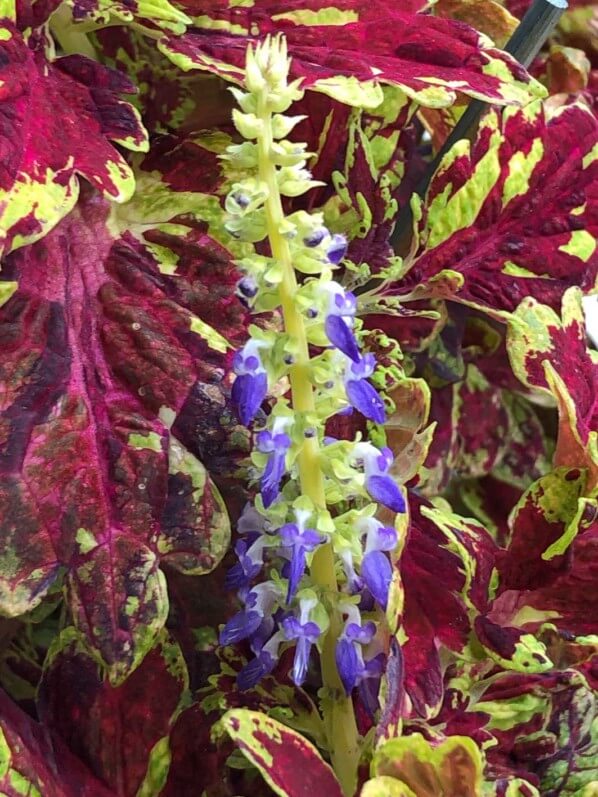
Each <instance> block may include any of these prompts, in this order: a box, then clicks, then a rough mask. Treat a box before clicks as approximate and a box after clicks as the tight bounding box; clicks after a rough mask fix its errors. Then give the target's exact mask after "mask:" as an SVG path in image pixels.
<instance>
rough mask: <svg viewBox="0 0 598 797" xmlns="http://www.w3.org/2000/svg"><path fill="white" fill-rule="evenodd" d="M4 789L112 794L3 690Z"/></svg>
mask: <svg viewBox="0 0 598 797" xmlns="http://www.w3.org/2000/svg"><path fill="white" fill-rule="evenodd" d="M0 716H1V719H0V790H1V792H2V794H5V795H6V797H19V795H28V797H54V795H56V797H77V795H79V797H110V795H111V794H112V793H113V792H111V791H110V790H109V789H106V788H105V787H104V786H103V784H102V783H101V781H99V780H97V779H96V778H95V777H94V776H93V775H92V773H91V771H90V770H88V769H86V767H85V766H84V765H83V764H82V763H81V762H80V761H78V759H77V758H76V757H75V756H74V755H73V754H72V753H70V752H69V750H68V748H67V747H66V745H65V744H64V743H62V742H61V740H60V739H57V738H53V737H52V736H51V735H50V733H49V732H48V731H47V729H45V728H43V727H42V726H41V725H39V724H38V723H36V722H35V721H34V720H32V719H31V717H29V716H28V715H27V714H25V713H24V712H23V711H21V709H19V708H17V706H15V705H14V704H13V703H11V701H10V700H9V699H8V697H7V696H6V694H5V693H4V692H3V691H2V690H0Z"/></svg>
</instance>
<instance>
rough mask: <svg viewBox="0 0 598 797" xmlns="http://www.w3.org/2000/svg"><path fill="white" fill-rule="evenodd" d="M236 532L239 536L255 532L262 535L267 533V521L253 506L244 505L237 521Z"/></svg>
mask: <svg viewBox="0 0 598 797" xmlns="http://www.w3.org/2000/svg"><path fill="white" fill-rule="evenodd" d="M237 531H238V532H239V534H248V533H250V532H256V533H258V534H264V533H267V531H268V521H267V520H266V518H265V517H264V516H263V515H261V514H260V513H259V512H258V511H257V509H256V508H255V507H254V506H253V504H249V503H248V504H245V507H244V508H243V511H242V512H241V515H240V517H239V520H238V521H237Z"/></svg>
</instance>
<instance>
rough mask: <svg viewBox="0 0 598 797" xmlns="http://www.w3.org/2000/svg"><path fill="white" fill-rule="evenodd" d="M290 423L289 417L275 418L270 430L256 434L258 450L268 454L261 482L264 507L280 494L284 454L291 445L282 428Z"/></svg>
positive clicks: (269, 504)
mask: <svg viewBox="0 0 598 797" xmlns="http://www.w3.org/2000/svg"><path fill="white" fill-rule="evenodd" d="M290 423H291V420H290V418H276V420H275V421H274V424H273V426H272V431H264V432H260V433H259V434H258V435H257V440H256V443H257V448H258V451H261V452H262V453H264V454H270V456H269V457H268V462H267V463H266V467H265V468H264V473H263V475H262V482H261V492H262V500H263V502H264V506H265V507H266V509H267V508H268V507H269V506H271V505H272V504H273V503H274V501H276V499H277V498H278V496H279V494H280V482H281V481H282V477H283V476H284V474H285V470H286V467H285V460H286V454H287V451H288V450H289V448H290V446H291V438H290V437H289V436H288V435H287V434H286V433H285V432H284V429H285V428H286V427H287V426H289V424H290Z"/></svg>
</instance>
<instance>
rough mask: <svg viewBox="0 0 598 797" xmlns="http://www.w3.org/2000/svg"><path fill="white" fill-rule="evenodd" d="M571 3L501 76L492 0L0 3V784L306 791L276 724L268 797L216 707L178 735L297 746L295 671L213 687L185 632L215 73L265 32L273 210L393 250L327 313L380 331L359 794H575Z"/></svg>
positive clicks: (584, 39) (207, 637)
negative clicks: (389, 479)
mask: <svg viewBox="0 0 598 797" xmlns="http://www.w3.org/2000/svg"><path fill="white" fill-rule="evenodd" d="M571 6H572V7H571V9H570V10H569V11H567V12H566V13H565V15H564V16H563V18H562V21H561V24H560V27H559V29H558V31H557V33H556V34H555V37H554V40H553V41H552V42H551V43H550V44H549V46H548V47H547V48H546V49H545V51H543V54H542V55H541V57H540V58H539V59H537V61H536V62H535V63H534V64H533V66H532V68H531V73H532V75H533V78H530V76H529V75H528V74H527V73H526V72H525V70H523V69H522V68H521V67H519V66H518V65H517V64H515V63H514V62H512V61H511V60H510V59H509V58H508V57H506V56H505V55H504V54H503V53H502V52H501V51H500V50H498V49H496V48H495V47H494V46H493V42H494V43H495V44H496V45H497V46H498V47H500V46H502V45H504V43H505V41H506V40H507V39H508V37H509V35H510V33H511V32H512V30H513V29H514V27H515V25H516V22H517V19H516V17H517V15H521V14H522V13H523V12H524V10H525V7H526V3H525V2H524V3H519V2H512V3H507V4H506V7H505V6H503V5H501V4H499V3H498V2H494V0H478V1H477V2H472V1H471V0H438V2H437V3H436V4H435V6H434V7H433V8H432V9H428V8H426V7H425V3H423V2H421V1H420V0H403V2H401V3H400V5H399V4H397V3H394V2H390V1H389V2H387V1H386V0H378V2H376V3H375V4H372V3H365V2H360V0H341V1H340V2H337V3H336V4H335V5H334V6H330V5H327V4H324V3H320V2H317V0H292V1H291V2H285V3H278V4H277V3H274V2H269V0H255V2H252V1H251V0H236V1H235V0H230V2H227V1H226V0H206V2H201V3H195V2H194V1H193V0H189V2H186V0H185V2H176V3H172V4H171V3H169V2H167V0H154V2H145V0H140V2H123V3H118V2H116V3H111V2H104V0H70V1H69V2H62V3H60V2H56V0H35V1H34V2H30V1H29V0H23V2H18V3H17V5H16V7H15V6H13V5H12V3H11V2H10V0H8V2H7V0H3V3H2V22H1V26H0V244H1V246H2V258H3V259H2V272H1V275H0V279H1V280H2V281H1V282H0V301H1V302H2V309H1V310H0V385H1V390H0V410H1V415H0V470H1V473H2V476H1V479H0V528H1V533H0V612H1V613H2V620H1V621H0V632H1V651H0V684H1V685H2V687H3V691H2V692H1V693H0V700H1V702H2V708H1V710H0V727H1V731H2V733H1V736H0V784H1V786H2V789H1V790H2V791H3V793H6V794H7V795H11V797H12V795H17V794H30V795H35V794H40V795H43V796H44V797H49V796H51V795H57V796H59V795H60V796H62V795H64V796H65V797H68V795H71V794H72V795H75V794H78V795H81V794H82V795H88V796H89V797H96V796H97V797H101V795H103V794H106V795H108V794H116V795H119V797H120V796H122V797H125V796H126V797H128V796H129V795H131V796H133V795H136V796H137V797H149V795H163V797H170V796H173V797H174V795H176V797H185V795H192V794H193V795H201V794H205V795H207V797H233V795H237V794H244V795H247V797H249V795H251V796H252V797H253V795H255V796H256V797H258V796H261V795H267V794H271V793H272V790H271V787H273V788H274V790H275V792H276V793H278V794H288V795H289V797H295V795H299V794H302V793H304V792H302V791H298V789H299V788H300V785H298V783H297V777H298V776H300V777H302V778H305V777H307V775H306V773H308V772H309V773H311V774H310V777H313V779H314V783H316V784H318V783H319V784H321V783H322V782H324V781H322V778H325V777H328V775H327V774H323V773H328V772H329V771H328V770H327V769H326V768H325V767H324V764H323V763H322V760H321V759H320V758H319V756H318V755H317V754H316V753H315V751H314V750H313V748H311V747H309V746H307V745H305V746H303V747H302V746H299V748H297V745H296V744H295V743H294V742H293V738H294V737H293V736H292V733H293V732H292V731H290V730H289V731H285V732H284V733H283V735H282V736H281V737H280V739H279V747H280V749H278V750H277V761H278V762H281V767H280V768H281V770H282V771H283V772H284V773H286V776H285V777H286V778H287V780H286V781H284V782H280V781H278V780H276V777H277V776H276V773H275V774H274V775H272V773H270V774H269V776H268V777H269V778H270V781H269V783H270V785H269V786H268V785H267V784H266V783H265V782H264V781H263V780H262V778H261V777H260V776H259V775H258V773H257V771H256V770H255V769H254V768H252V767H250V766H249V765H248V764H247V763H243V762H244V761H245V759H242V757H241V756H240V755H239V754H238V753H233V752H232V751H233V742H235V741H237V742H238V744H239V745H240V747H241V748H242V749H243V750H244V752H245V753H246V755H248V756H249V758H251V755H252V753H251V749H249V750H248V749H247V744H246V741H243V740H242V739H241V740H240V741H239V739H238V738H236V737H235V732H234V731H235V729H234V727H233V725H231V724H230V721H229V725H228V726H226V724H225V726H224V728H225V730H226V729H227V727H228V732H229V738H225V737H224V736H223V737H222V738H220V740H219V741H218V742H216V741H213V740H211V739H210V730H211V727H212V725H213V724H214V722H215V721H216V720H218V719H219V718H220V717H221V716H222V714H223V713H224V711H225V710H226V709H230V708H232V709H238V708H249V709H253V710H260V711H263V712H265V713H266V714H269V715H270V717H271V718H272V719H273V720H282V721H284V722H285V723H286V724H287V725H288V726H289V727H290V728H294V729H295V730H298V731H301V732H303V733H305V734H306V736H307V737H308V738H311V739H312V741H313V742H315V743H316V744H317V743H318V741H319V737H318V723H319V718H318V715H317V708H316V706H315V705H314V702H313V700H312V698H313V692H312V694H311V695H310V689H309V684H308V686H307V688H306V691H305V692H303V691H301V690H298V689H297V688H295V687H291V685H290V681H289V680H288V678H287V675H286V671H285V663H284V662H283V663H282V665H281V668H280V671H279V672H277V674H276V679H274V678H268V679H266V681H265V682H264V684H263V685H262V686H261V687H260V688H259V689H257V690H254V691H253V692H251V693H245V694H241V693H239V692H237V691H236V690H235V688H234V677H233V676H234V673H235V672H236V670H238V668H239V666H240V663H241V661H242V652H238V651H235V652H233V651H224V652H222V651H220V652H219V651H218V650H217V646H216V632H217V627H218V625H219V624H220V623H221V622H223V621H224V620H225V619H226V618H227V617H228V616H230V613H231V611H232V609H233V606H234V597H233V596H231V595H230V594H229V593H227V592H226V591H225V589H224V585H223V581H224V578H223V576H224V572H225V568H226V560H227V551H228V550H229V545H230V539H231V525H232V527H233V528H234V521H235V518H236V517H237V516H238V514H239V512H240V510H241V508H242V506H243V504H244V502H245V499H246V495H247V493H246V489H247V487H246V484H247V481H246V478H247V462H246V454H247V452H248V437H247V433H246V431H244V430H243V428H242V427H240V426H239V425H238V424H237V422H236V419H235V416H234V413H233V412H232V410H231V407H230V404H229V392H230V384H231V375H230V364H231V356H232V352H233V351H234V348H235V347H238V346H239V345H241V344H242V342H243V341H244V340H245V339H246V334H247V333H246V328H247V323H248V316H247V313H246V310H245V309H244V307H243V306H242V305H241V303H240V302H239V301H238V300H237V298H236V296H235V291H234V289H235V284H236V282H237V279H238V276H239V275H238V273H237V271H236V269H235V266H234V260H235V259H237V258H239V257H241V256H243V255H244V254H245V253H246V249H245V248H244V247H246V245H245V244H242V243H239V242H236V241H235V240H234V239H232V238H231V237H230V236H229V235H228V234H227V233H226V231H225V229H224V217H223V209H222V199H223V197H224V196H225V194H226V193H227V192H228V190H229V188H230V186H231V184H232V183H233V182H234V181H235V179H236V178H237V177H238V174H236V173H234V170H232V169H231V167H230V166H228V165H227V164H226V162H223V161H221V160H220V159H219V157H218V156H219V155H220V154H221V153H222V152H223V151H224V149H225V148H226V146H227V145H228V144H229V143H230V142H231V141H232V140H233V136H234V130H233V128H232V126H231V124H230V113H231V107H232V98H230V97H229V95H228V93H227V91H226V84H227V83H240V82H241V81H242V77H243V73H242V65H243V61H244V54H245V49H246V45H247V43H248V41H249V40H251V39H253V38H255V37H260V36H263V35H265V34H267V33H271V32H276V31H283V32H284V33H285V34H286V36H287V39H288V41H289V49H290V54H291V56H292V58H293V70H294V75H296V76H303V77H304V85H305V87H306V88H308V89H309V90H308V92H307V94H306V97H305V99H304V100H303V101H302V103H301V105H302V107H300V108H298V109H297V111H296V112H297V113H305V114H307V118H306V120H305V121H304V122H303V123H302V124H301V125H300V126H299V127H298V128H297V132H296V136H297V139H298V140H306V141H308V142H309V147H308V148H309V149H310V150H313V151H315V152H316V153H317V155H316V157H315V158H314V161H313V164H312V171H313V173H314V176H315V177H316V178H317V179H321V180H323V181H324V182H325V183H326V187H324V188H321V189H318V190H317V191H314V192H311V193H310V194H309V195H308V196H309V199H308V200H307V202H308V207H309V208H310V209H315V208H320V209H322V210H323V211H324V213H325V217H326V219H327V223H328V224H329V226H330V228H331V229H333V230H334V231H335V232H343V233H345V234H346V235H347V236H348V237H349V239H350V248H349V254H348V263H347V274H346V277H347V280H349V281H351V280H353V281H357V282H359V280H363V281H365V280H366V279H367V275H368V273H369V272H370V271H371V272H374V273H377V272H380V270H382V269H384V268H391V269H393V271H392V274H393V278H392V280H390V281H389V283H388V284H387V285H386V287H385V291H384V292H383V294H378V295H376V296H370V295H368V294H364V296H363V299H362V304H361V315H362V317H363V320H364V324H365V326H366V327H367V328H368V329H369V330H371V334H370V339H371V346H372V348H373V349H374V350H376V352H377V354H378V356H379V357H380V356H382V355H384V353H385V352H387V353H388V352H390V351H391V350H393V349H394V352H395V355H396V353H397V348H396V344H398V345H399V347H400V357H401V359H400V361H399V362H400V364H399V366H396V364H395V366H394V367H393V368H389V369H388V373H387V375H386V379H387V381H386V384H385V385H384V386H385V387H386V389H387V391H388V392H389V394H390V395H391V397H392V399H393V401H394V403H395V405H396V412H395V413H394V415H393V417H392V418H391V419H390V421H389V424H388V426H387V429H386V434H387V439H388V442H389V445H391V446H392V448H393V450H394V451H395V454H396V455H397V461H396V471H395V474H394V475H395V476H396V478H397V479H399V480H400V481H401V482H403V483H405V484H407V485H408V487H409V490H410V513H409V516H408V518H407V520H406V523H405V528H404V534H403V537H402V545H401V550H400V551H399V552H398V554H397V563H396V567H395V570H396V574H395V576H396V578H395V583H394V585H393V589H394V595H395V598H394V602H393V605H392V607H391V610H392V611H394V616H393V621H392V628H393V630H394V631H396V634H395V635H394V636H393V639H389V643H388V644H389V648H388V652H389V659H388V672H387V682H386V685H385V703H384V706H383V710H382V713H381V716H380V718H379V722H378V725H377V727H376V728H375V729H374V730H373V731H372V733H373V734H375V735H376V737H377V738H378V740H382V741H384V740H385V739H391V741H389V742H387V745H390V746H386V747H385V746H384V745H382V746H381V747H380V748H379V752H378V753H377V754H376V756H374V760H373V763H372V769H371V771H370V775H371V777H372V780H370V782H369V783H368V784H367V785H366V786H364V788H363V792H362V793H363V795H364V797H372V795H376V794H378V795H384V794H395V793H396V794H408V793H409V792H408V791H406V790H405V789H406V788H407V787H408V786H409V785H411V788H412V789H413V790H414V791H415V793H416V794H418V795H419V794H427V793H440V791H438V789H444V790H445V793H446V794H455V795H457V794H459V795H460V796H461V795H464V794H472V795H473V794H478V793H488V794H497V795H502V794H505V795H507V794H508V795H518V794H520V795H532V794H534V793H536V792H534V789H538V790H539V793H540V794H546V795H550V796H552V795H561V794H563V795H565V794H566V795H569V794H570V795H574V794H579V795H586V797H588V796H589V795H591V794H594V793H596V792H595V791H593V789H597V788H598V785H597V776H596V771H597V769H598V716H597V713H596V686H597V680H596V679H597V678H598V670H597V663H598V658H597V657H596V644H597V642H598V636H596V632H597V629H596V619H595V618H596V616H597V610H598V606H597V605H596V604H597V599H598V588H597V584H598V574H597V567H598V565H597V562H598V556H597V555H596V546H597V545H598V510H597V508H596V486H597V482H598V442H597V428H598V406H597V400H596V396H597V395H598V394H597V391H596V384H597V380H598V365H597V361H598V360H597V355H596V350H595V349H592V348H591V347H590V345H589V341H588V340H587V338H586V334H585V323H584V317H583V312H582V304H581V295H582V293H589V292H590V291H592V290H594V289H595V286H596V279H597V263H598V260H597V258H596V254H595V249H596V240H595V237H596V234H597V229H598V204H597V201H598V183H597V181H596V169H597V168H598V167H597V166H596V159H597V157H598V125H597V122H596V117H595V90H596V73H595V70H594V68H593V67H594V64H595V61H596V48H597V47H598V45H597V43H596V35H595V32H596V22H595V19H596V17H595V13H596V9H595V7H594V6H593V5H592V3H591V2H590V3H588V2H575V3H572V4H571ZM470 25H471V26H473V28H472V27H469V26H470ZM474 28H475V29H477V31H481V33H482V34H483V35H480V33H478V32H476V31H475V30H474ZM471 98H482V99H486V100H488V101H489V102H490V103H492V107H493V110H492V111H491V113H489V114H488V116H487V117H486V118H485V121H484V123H483V125H482V128H481V130H480V132H479V134H478V136H477V138H476V140H475V142H474V143H473V144H472V146H471V148H469V147H468V146H467V145H465V144H463V145H461V146H459V147H458V148H457V149H455V150H453V152H452V153H451V155H450V156H449V158H448V160H447V161H445V163H444V164H443V167H442V169H441V170H440V172H439V173H437V175H436V177H435V179H434V181H433V182H432V184H431V186H430V189H429V192H428V195H427V197H426V200H425V201H424V202H423V204H422V206H421V208H420V209H419V212H418V213H417V214H416V217H417V219H418V221H417V225H416V230H415V234H414V236H413V239H412V241H411V249H410V250H408V251H405V252H404V253H403V254H404V255H405V258H404V260H403V262H402V263H398V262H397V261H396V259H393V253H392V250H391V248H390V246H389V241H388V238H389V234H390V231H391V228H392V222H393V219H394V218H395V216H396V213H397V210H398V208H400V207H402V206H404V204H405V203H406V202H408V201H409V197H410V195H411V192H412V190H413V188H414V186H415V185H416V184H417V181H418V179H419V177H420V176H421V174H422V173H423V171H424V170H425V165H426V159H427V158H428V157H429V155H430V153H431V152H432V151H435V150H436V149H437V148H438V147H439V146H440V144H441V143H442V141H443V140H444V139H445V138H446V135H447V134H448V132H449V131H450V129H451V128H452V126H453V125H454V123H455V121H456V119H457V118H458V116H459V114H460V113H461V111H462V109H463V107H464V106H465V104H466V103H467V102H469V101H470V99H471ZM424 131H426V135H424ZM300 201H302V200H298V201H297V203H296V204H295V205H293V207H300V206H301V205H300ZM389 359H390V358H389ZM354 431H355V429H354V427H350V428H346V429H345V430H344V433H345V434H346V435H347V436H349V435H352V434H353V432H354ZM339 433H342V430H340V432H339ZM223 560H224V561H223ZM208 678H209V679H210V680H209V682H210V686H209V687H207V688H206V684H207V683H208ZM227 716H229V717H230V716H231V715H227ZM239 716H244V715H239ZM361 719H362V722H363V728H362V730H363V731H364V732H365V731H367V730H368V720H367V719H366V718H365V717H362V718H361ZM399 725H402V731H403V734H404V736H403V737H402V739H393V738H392V737H394V736H395V735H396V732H397V729H398V727H399ZM284 734H288V735H289V738H288V739H287V737H286V736H285V735H284ZM456 736H459V737H463V736H467V737H469V739H470V740H471V741H470V743H469V744H467V743H466V742H462V743H455V742H454V737H456ZM230 737H232V740H231V738H230ZM451 738H452V739H453V742H451ZM410 740H411V741H410ZM287 742H288V743H287ZM459 744H461V747H459ZM250 747H251V745H250ZM455 750H457V753H458V755H457V758H458V760H459V761H460V762H461V764H460V765H459V766H456V765H454V760H453V758H451V756H453V754H454V752H455ZM432 751H433V752H432ZM231 753H232V758H231V757H229V756H231ZM414 761H415V762H417V761H420V762H423V763H421V767H422V768H423V769H421V770H420V769H418V766H420V765H417V766H416V765H415V764H414V763H413V762H414ZM226 762H228V764H227V763H226ZM447 762H448V763H447ZM262 769H264V767H262ZM266 770H267V767H266ZM422 772H424V774H423V775H422ZM279 774H280V773H279ZM364 777H366V775H365V774H364ZM273 778H274V780H273ZM385 778H386V779H387V780H386V781H385V780H384V779H385ZM425 778H428V779H429V778H432V782H433V783H435V784H436V785H435V786H434V787H433V788H435V789H436V791H432V792H426V791H425V790H424V789H425V787H424V786H423V785H422V784H423V783H424V780H425ZM388 779H393V780H394V781H395V785H393V786H391V785H389V783H388ZM301 783H303V784H304V785H305V782H304V781H301ZM397 784H402V786H400V788H402V789H403V791H398V789H399V785H397ZM439 784H440V785H439ZM302 788H303V787H302ZM330 788H331V789H332V788H334V786H331V787H330ZM391 788H392V789H395V791H390V790H389V789H391ZM377 789H380V790H379V791H377ZM383 789H387V791H383ZM315 793H317V792H315Z"/></svg>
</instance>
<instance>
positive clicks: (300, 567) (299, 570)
mask: <svg viewBox="0 0 598 797" xmlns="http://www.w3.org/2000/svg"><path fill="white" fill-rule="evenodd" d="M304 573H305V549H304V548H302V547H301V546H296V547H295V548H293V554H292V557H291V567H290V571H289V589H288V592H287V603H290V602H291V601H292V600H293V597H294V595H295V593H296V592H297V587H298V586H299V582H300V581H301V579H302V578H303V574H304Z"/></svg>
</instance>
